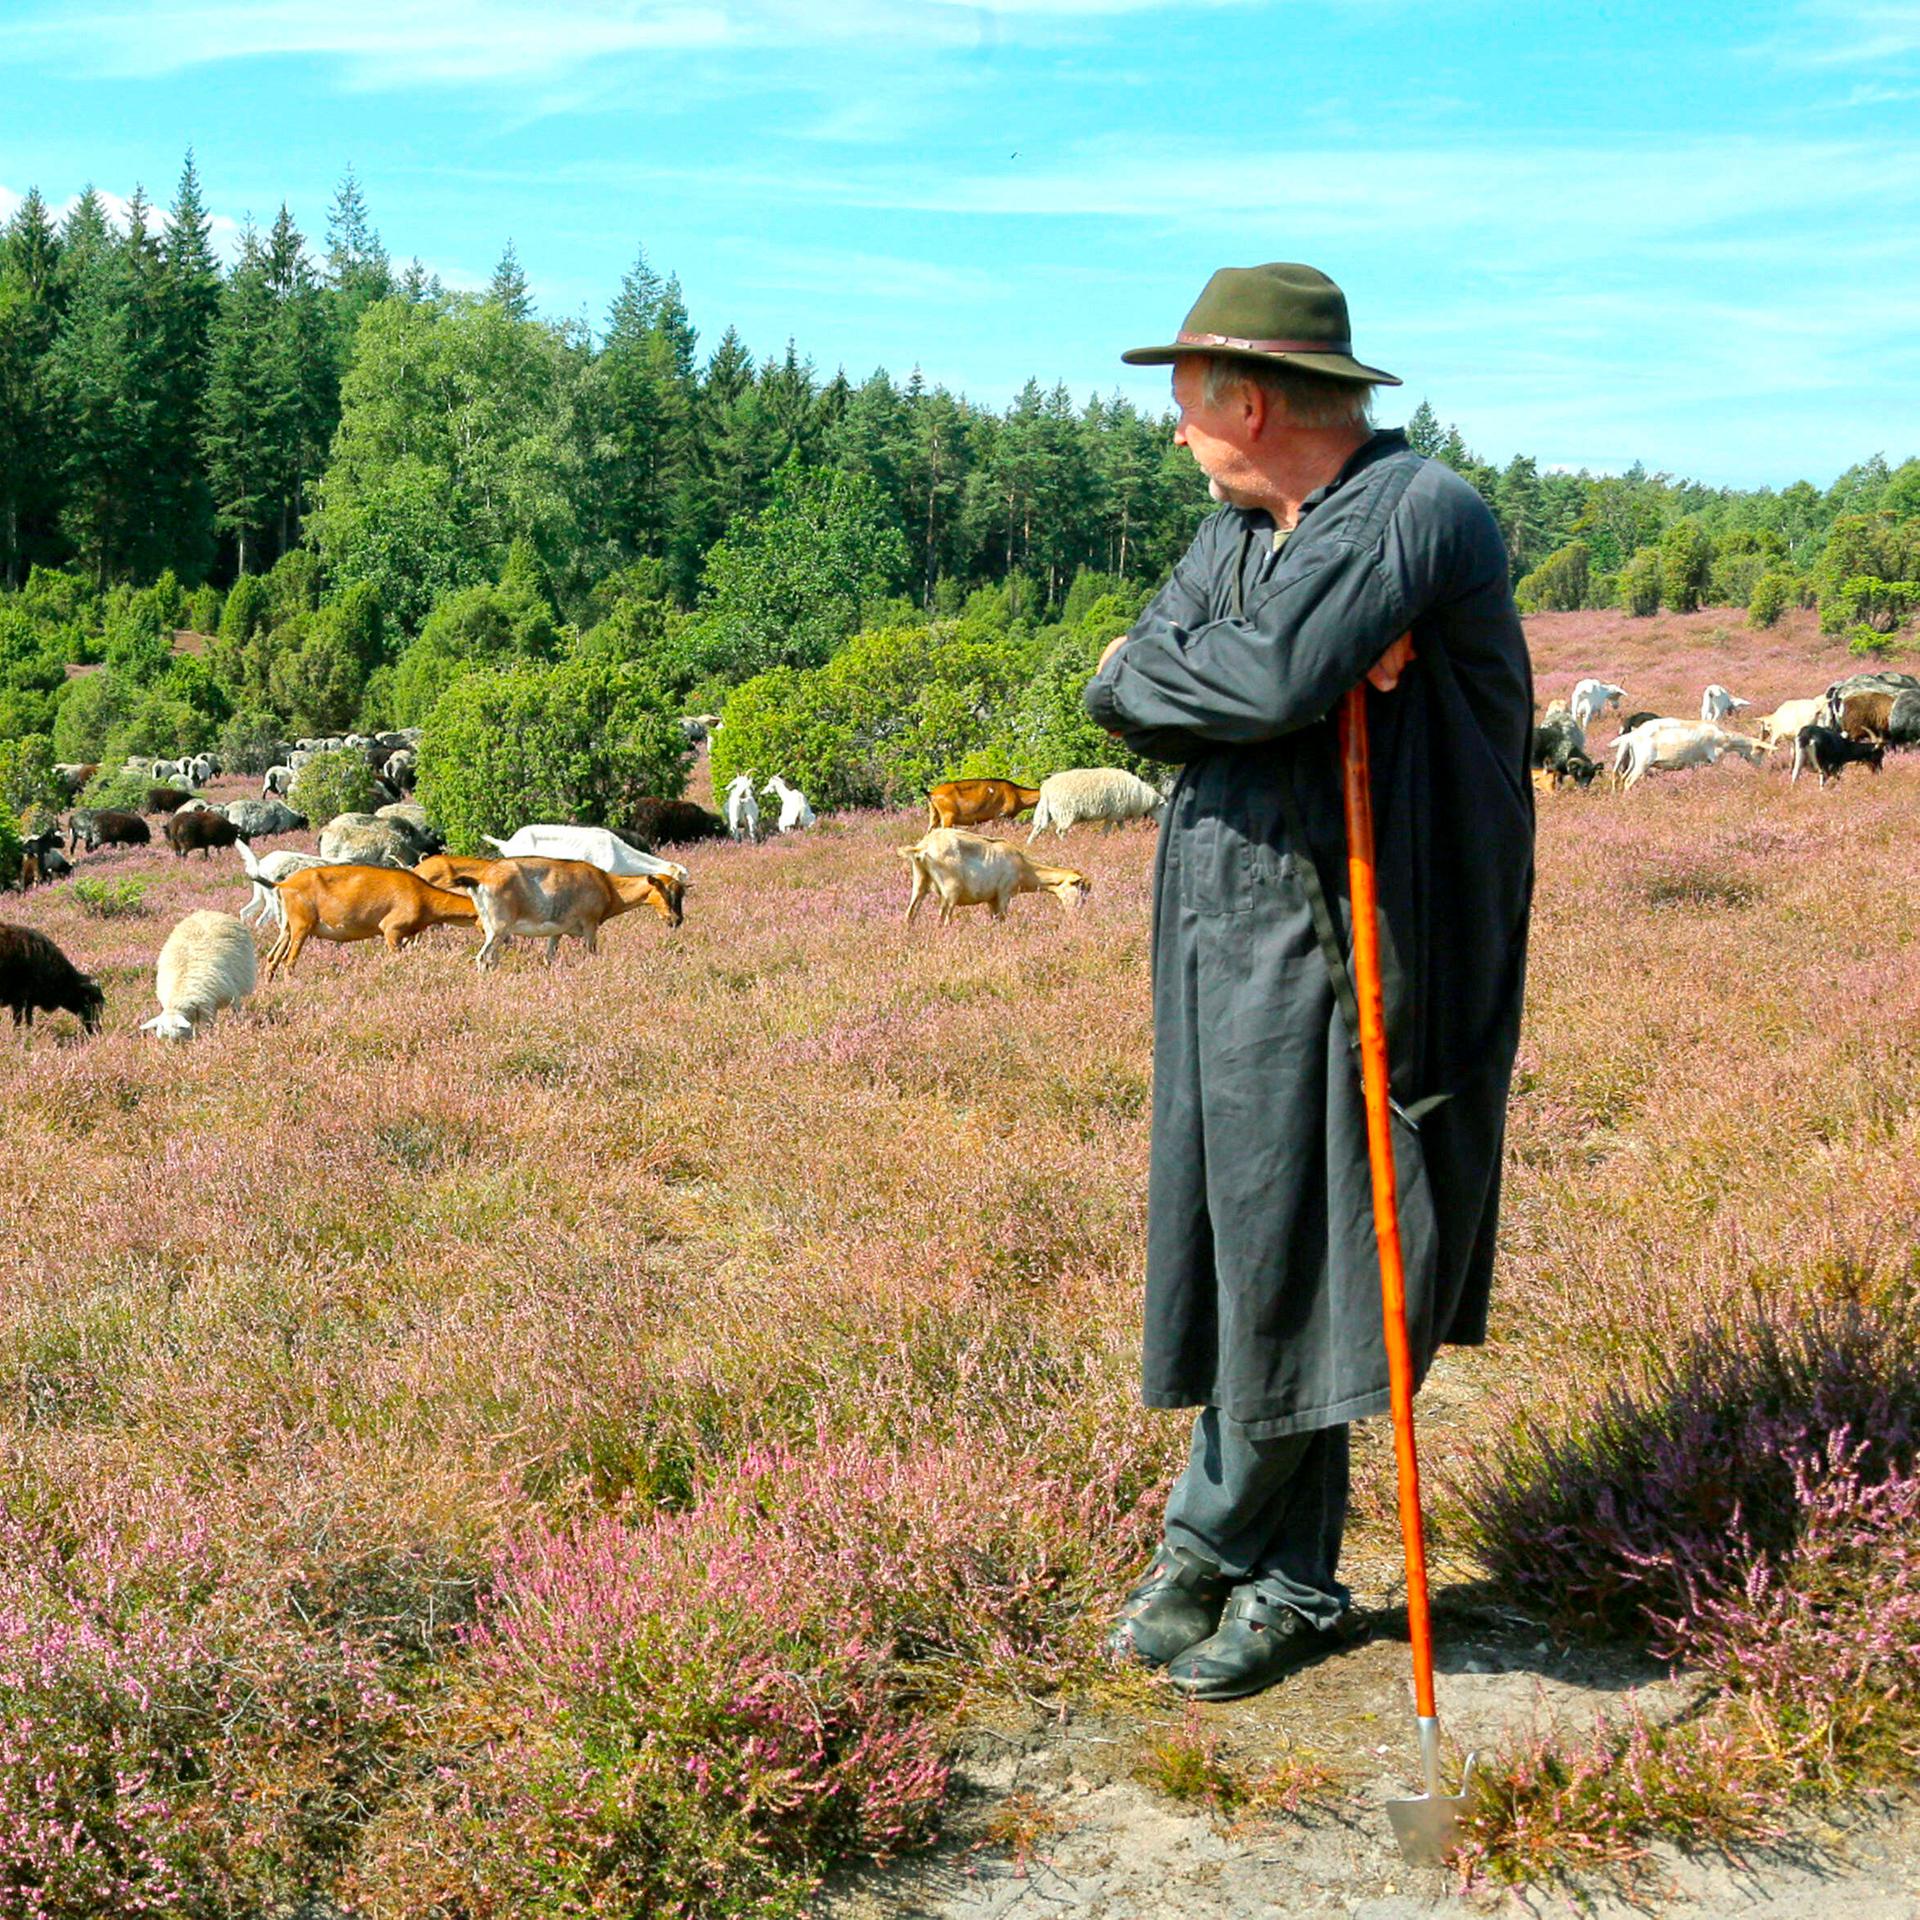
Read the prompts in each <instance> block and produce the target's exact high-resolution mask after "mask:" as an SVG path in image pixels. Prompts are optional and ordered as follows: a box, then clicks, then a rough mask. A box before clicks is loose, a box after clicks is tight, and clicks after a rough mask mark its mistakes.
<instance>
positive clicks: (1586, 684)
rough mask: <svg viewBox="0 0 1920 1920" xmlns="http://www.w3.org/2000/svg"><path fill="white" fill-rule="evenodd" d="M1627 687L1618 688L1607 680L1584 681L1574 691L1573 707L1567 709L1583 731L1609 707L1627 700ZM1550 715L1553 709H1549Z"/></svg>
mask: <svg viewBox="0 0 1920 1920" xmlns="http://www.w3.org/2000/svg"><path fill="white" fill-rule="evenodd" d="M1626 694H1627V690H1626V688H1625V687H1616V686H1614V685H1613V684H1612V682H1611V681H1607V680H1582V681H1581V682H1580V683H1579V684H1578V685H1577V686H1576V687H1575V688H1574V690H1573V705H1572V706H1571V707H1569V708H1568V709H1567V711H1568V712H1569V713H1571V714H1572V715H1573V717H1574V718H1575V719H1576V720H1577V721H1579V723H1580V727H1581V731H1582V732H1584V731H1585V730H1586V729H1587V728H1588V727H1590V726H1592V725H1593V723H1594V722H1595V721H1596V720H1597V719H1598V718H1599V717H1600V716H1601V714H1603V713H1605V712H1606V710H1607V709H1608V708H1609V707H1617V706H1619V704H1620V702H1621V701H1622V700H1624V699H1625V698H1626ZM1547 711H1548V713H1549V714H1551V713H1552V712H1553V708H1552V707H1549V708H1548V709H1547Z"/></svg>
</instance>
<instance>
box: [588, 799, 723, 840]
mask: <svg viewBox="0 0 1920 1920" xmlns="http://www.w3.org/2000/svg"><path fill="white" fill-rule="evenodd" d="M613 831H614V833H615V835H616V836H617V837H618V838H619V839H622V840H624V841H625V842H626V843H627V844H628V846H630V847H637V848H638V849H639V850H640V852H642V853H651V852H652V851H653V850H654V848H655V847H662V846H675V845H678V844H681V843H682V842H685V841H690V840H724V839H725V838H726V837H727V823H726V822H725V821H724V820H722V819H721V818H720V816H719V815H718V814H717V813H709V812H708V811H707V810H706V808H705V807H701V806H696V805H695V804H694V803H693V802H692V801H691V800H655V799H645V800H636V801H635V802H634V803H633V811H632V815H631V818H630V821H629V824H628V825H627V826H625V827H615V828H614V830H613Z"/></svg>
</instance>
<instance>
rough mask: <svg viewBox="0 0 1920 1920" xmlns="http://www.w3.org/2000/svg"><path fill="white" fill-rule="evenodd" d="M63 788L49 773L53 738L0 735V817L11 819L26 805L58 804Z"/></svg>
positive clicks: (63, 799) (63, 801) (62, 800)
mask: <svg viewBox="0 0 1920 1920" xmlns="http://www.w3.org/2000/svg"><path fill="white" fill-rule="evenodd" d="M66 798H67V790H66V788H65V787H63V786H62V785H61V784H60V782H59V781H58V780H56V779H55V778H54V773H53V742H52V741H51V740H49V739H48V738H47V736H46V735H45V734H43V733H30V734H27V735H26V736H25V737H24V738H21V739H17V740H5V739H0V818H5V819H15V818H17V817H18V816H19V815H21V814H23V813H25V812H26V811H27V809H28V808H30V807H53V808H59V807H61V806H64V805H65V804H66Z"/></svg>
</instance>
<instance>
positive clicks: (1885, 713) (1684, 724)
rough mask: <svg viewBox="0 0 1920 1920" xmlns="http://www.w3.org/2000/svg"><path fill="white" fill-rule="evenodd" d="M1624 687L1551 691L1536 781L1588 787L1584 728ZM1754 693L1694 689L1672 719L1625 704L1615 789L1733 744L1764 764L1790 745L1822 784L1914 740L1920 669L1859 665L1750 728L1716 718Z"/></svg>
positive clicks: (1719, 753)
mask: <svg viewBox="0 0 1920 1920" xmlns="http://www.w3.org/2000/svg"><path fill="white" fill-rule="evenodd" d="M1626 691H1627V690H1626V689H1625V688H1624V687H1616V686H1613V685H1612V684H1610V683H1609V682H1608V681H1605V680H1582V681H1581V682H1580V683H1579V684H1578V685H1577V686H1576V687H1575V688H1574V690H1573V698H1572V700H1570V701H1568V700H1555V701H1553V702H1552V703H1551V704H1550V705H1549V706H1548V708H1547V711H1546V714H1545V716H1544V718H1542V720H1541V721H1540V723H1539V725H1538V726H1536V727H1535V728H1534V731H1533V777H1534V784H1535V785H1536V786H1538V787H1539V788H1541V789H1542V790H1543V791H1547V790H1551V789H1553V788H1558V787H1561V786H1564V785H1566V784H1568V783H1569V782H1571V783H1572V784H1573V785H1575V786H1577V787H1583V788H1584V787H1590V786H1591V785H1592V784H1593V782H1594V781H1595V779H1596V778H1598V776H1599V774H1600V771H1601V769H1600V763H1599V762H1598V761H1597V760H1595V759H1594V758H1593V757H1592V756H1591V755H1590V754H1589V753H1588V752H1587V729H1588V728H1589V727H1590V726H1592V725H1593V723H1594V721H1595V720H1596V719H1598V718H1599V716H1600V715H1601V714H1603V713H1605V712H1606V711H1607V710H1608V709H1609V708H1613V709H1618V708H1619V707H1620V705H1621V704H1622V702H1624V700H1625V699H1626ZM1752 704H1753V703H1752V702H1751V701H1749V700H1742V699H1740V698H1739V697H1738V696H1737V695H1735V694H1732V693H1730V692H1728V690H1727V689H1726V688H1725V687H1723V686H1719V685H1717V684H1716V685H1714V686H1710V687H1708V688H1707V690H1706V691H1705V692H1704V693H1703V694H1702V695H1701V696H1700V718H1699V719H1698V720H1678V719H1672V718H1665V717H1662V716H1661V715H1659V714H1657V713H1630V714H1628V715H1626V716H1625V717H1624V718H1623V719H1622V720H1621V722H1620V732H1619V736H1618V737H1617V738H1616V739H1615V741H1614V743H1613V749H1612V765H1611V768H1610V769H1609V772H1610V775H1611V777H1612V779H1613V780H1614V782H1615V783H1616V784H1617V785H1618V786H1619V787H1620V788H1622V789H1623V790H1624V789H1626V788H1628V787H1635V786H1638V785H1639V784H1640V782H1641V781H1642V780H1644V779H1645V778H1646V777H1647V775H1648V774H1650V773H1659V772H1664V771H1674V770H1677V769H1679V768H1682V767H1707V766H1712V765H1714V764H1715V763H1716V762H1717V761H1719V760H1721V759H1724V758H1725V757H1726V755H1728V754H1730V753H1731V754H1737V755H1739V756H1740V757H1741V758H1742V759H1744V760H1747V761H1749V762H1751V763H1752V764H1753V765H1754V766H1764V765H1765V764H1766V763H1767V762H1768V761H1769V760H1771V759H1772V758H1773V756H1774V755H1775V754H1776V753H1779V752H1781V751H1783V750H1784V749H1786V748H1791V749H1792V751H1793V776H1792V777H1793V778H1794V779H1795V780H1798V779H1799V778H1800V775H1801V772H1802V771H1803V770H1804V769H1807V768H1811V769H1812V770H1813V772H1814V773H1816V774H1817V775H1818V776H1819V779H1820V784H1821V785H1822V786H1823V787H1825V786H1830V785H1831V784H1832V783H1833V782H1834V781H1835V780H1837V779H1839V777H1840V774H1841V772H1842V770H1843V769H1845V768H1846V767H1849V766H1852V765H1853V764H1854V763H1855V762H1858V763H1859V764H1861V765H1863V766H1867V767H1871V768H1872V769H1873V771H1874V772H1875V773H1878V772H1879V771H1880V762H1881V759H1882V757H1883V756H1884V755H1885V753H1886V751H1887V749H1888V748H1889V747H1913V746H1920V679H1915V678H1914V676H1913V675H1912V674H1910V673H1857V674H1852V675H1850V676H1848V677H1847V678H1846V679H1844V680H1836V681H1835V682H1834V683H1833V684H1832V685H1831V686H1830V687H1828V689H1827V690H1826V692H1825V693H1823V694H1819V695H1817V696H1816V697H1815V698H1813V699H1810V700H1788V701H1785V702H1783V703H1782V704H1781V705H1780V706H1778V707H1776V708H1775V709H1774V710H1773V712H1772V713H1770V714H1767V715H1766V716H1765V717H1764V718H1763V719H1762V720H1761V721H1760V722H1759V726H1758V731H1757V732H1755V733H1751V734H1748V733H1740V732H1736V731H1735V730H1734V729H1733V728H1731V727H1728V726H1726V725H1724V724H1723V723H1724V722H1726V721H1728V720H1730V719H1731V718H1732V717H1733V716H1734V715H1735V714H1736V713H1739V712H1742V711H1744V710H1745V709H1747V708H1749V707H1751V705H1752Z"/></svg>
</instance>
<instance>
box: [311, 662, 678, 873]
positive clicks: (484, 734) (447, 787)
mask: <svg viewBox="0 0 1920 1920" xmlns="http://www.w3.org/2000/svg"><path fill="white" fill-rule="evenodd" d="M691 758H692V750H691V748H690V747H689V746H688V745H687V742H686V739H685V736H684V735H683V734H682V733H681V731H680V727H679V724H678V722H677V721H676V720H675V719H674V717H673V716H672V714H671V713H670V712H669V711H668V710H667V708H666V707H665V706H663V705H662V704H661V703H660V702H659V700H658V699H657V698H656V697H655V696H654V695H653V693H652V691H651V690H650V689H648V688H645V687H644V686H643V685H642V684H641V683H640V681H639V680H637V679H636V678H635V677H634V676H633V675H631V674H629V673H625V672H623V671H621V670H620V669H619V668H616V667H610V666H607V665H604V664H602V663H599V662H595V661H590V660H583V661H569V662H566V663H564V664H562V665H560V666H555V667H538V666H525V667H514V668H506V669H500V670H496V671H493V672H470V673H467V674H465V675H463V676H462V677H461V678H460V679H458V680H457V681H455V682H454V684H453V685H452V686H451V687H449V688H448V689H447V691H446V692H445V693H444V694H443V695H442V696H441V697H440V700H439V702H438V703H437V704H436V705H435V707H434V709H433V712H432V713H431V714H430V715H429V716H428V719H427V722H426V726H425V729H424V731H423V733H422V735H421V740H420V779H419V785H418V788H417V792H416V797H417V798H418V800H419V802H420V804H421V805H422V806H423V807H425V808H426V810H427V812H428V813H429V814H431V815H432V817H433V818H434V820H435V821H437V822H438V823H439V825H440V828H441V830H442V831H443V832H444V833H445V834H446V836H447V844H448V846H449V847H450V848H451V849H452V850H453V851H454V852H456V853H478V852H480V851H481V850H482V841H481V838H480V836H481V835H482V834H486V833H492V834H497V835H501V836H505V835H507V834H510V833H511V832H512V831H513V830H514V828H516V827H518V826H522V825H525V824H526V823H527V822H529V821H536V820H555V821H578V822H580V823H582V824H585V825H590V826H608V825H614V824H617V823H619V822H620V821H621V820H622V819H623V818H625V817H626V815H627V813H628V811H629V810H630V809H631V807H632V805H633V803H634V802H635V801H637V800H639V799H642V798H644V797H646V796H648V795H657V796H659V797H661V798H666V799H675V798H678V796H679V795H680V793H681V792H682V790H683V789H684V788H685V786H686V779H687V765H688V762H689V761H690V760H691ZM294 804H295V805H296V806H298V805H299V802H298V801H297V800H296V801H295V802H294ZM300 810H301V811H302V812H306V811H307V809H305V808H304V807H302V808H301V809H300ZM309 817H311V816H309Z"/></svg>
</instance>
